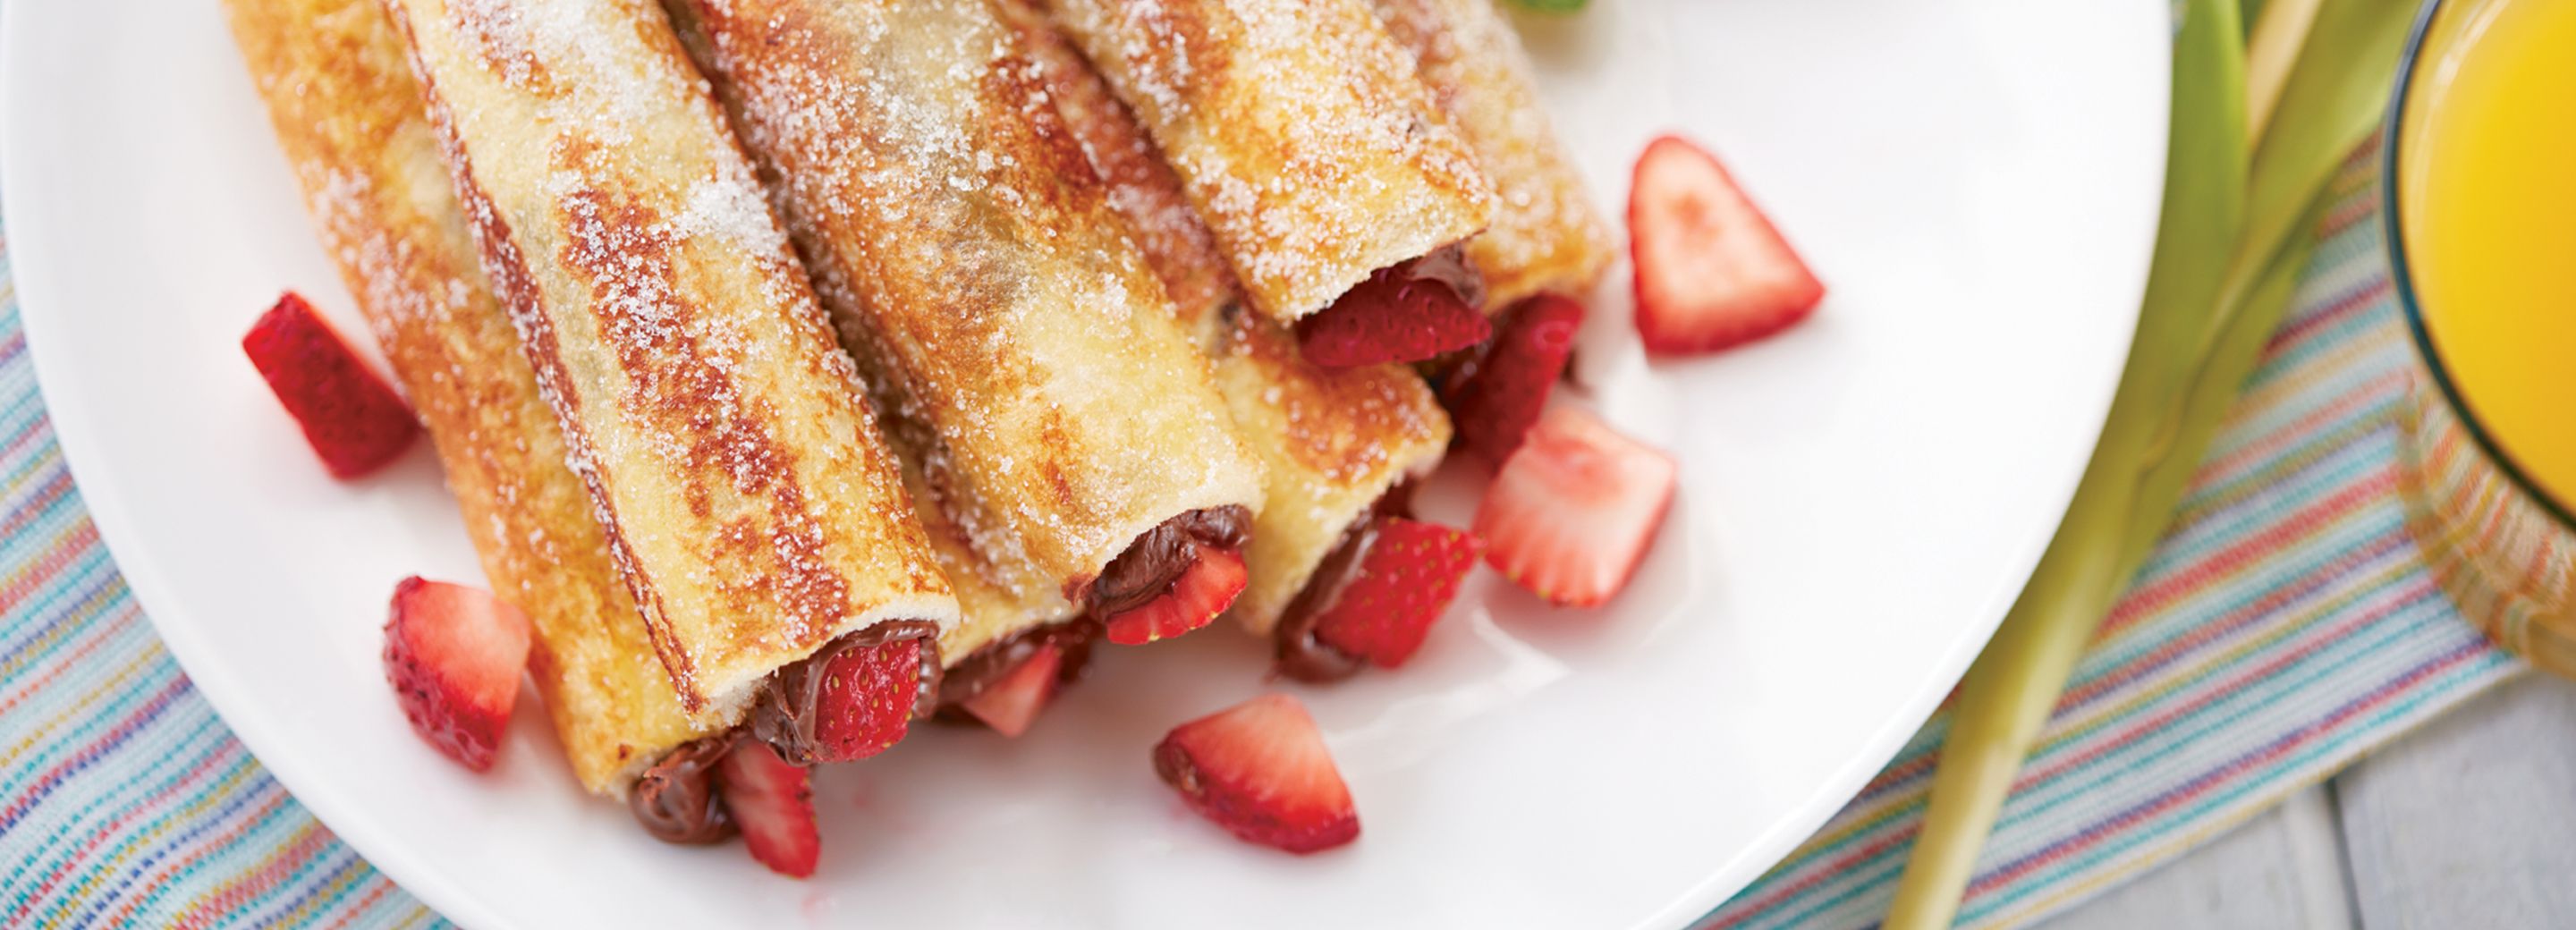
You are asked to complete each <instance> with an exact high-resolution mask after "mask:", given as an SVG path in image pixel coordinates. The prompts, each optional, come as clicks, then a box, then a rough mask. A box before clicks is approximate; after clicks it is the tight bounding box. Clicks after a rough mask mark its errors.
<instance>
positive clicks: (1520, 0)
mask: <svg viewBox="0 0 2576 930" xmlns="http://www.w3.org/2000/svg"><path fill="white" fill-rule="evenodd" d="M1591 2H1592V0H1512V3H1513V4H1514V5H1516V6H1519V7H1520V8H1521V9H1524V10H1537V11H1539V12H1541V13H1572V12H1575V11H1577V10H1581V9H1583V7H1584V6H1585V5H1586V4H1589V3H1591Z"/></svg>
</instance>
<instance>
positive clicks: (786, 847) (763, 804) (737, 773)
mask: <svg viewBox="0 0 2576 930" xmlns="http://www.w3.org/2000/svg"><path fill="white" fill-rule="evenodd" d="M716 786H717V790H718V791H720V792H722V793H723V794H724V803H725V810H726V812H727V813H729V814H731V815H732V816H733V822H734V823H735V824H738V825H740V826H741V827H742V841H743V844H744V845H746V846H749V847H751V857H752V858H754V859H758V860H760V864H762V865H765V866H768V867H769V870H770V871H773V872H776V873H778V874H780V875H785V876H787V877H790V878H804V877H807V876H810V875H812V874H814V862H815V860H816V859H818V858H821V856H822V853H823V835H822V832H821V831H820V830H817V829H815V827H814V780H813V774H812V773H811V772H809V771H808V770H806V769H803V768H799V767H797V766H793V765H789V764H787V760H785V759H781V758H779V757H778V753H777V752H776V751H775V750H772V749H770V748H769V744H768V743H764V742H761V741H759V740H756V739H745V740H735V741H734V744H733V750H732V751H730V752H727V753H725V757H724V761H723V762H721V763H718V764H717V766H716Z"/></svg>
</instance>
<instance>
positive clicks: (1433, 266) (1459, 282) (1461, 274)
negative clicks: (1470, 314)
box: [1395, 242, 1485, 309]
mask: <svg viewBox="0 0 2576 930" xmlns="http://www.w3.org/2000/svg"><path fill="white" fill-rule="evenodd" d="M1395 267H1396V269H1397V273H1399V274H1403V275H1405V276H1407V277H1411V278H1415V279H1429V280H1433V281H1438V282H1440V283H1442V284H1446V285H1449V291H1450V293H1453V294H1456V295H1458V302H1459V303H1463V304H1466V305H1467V306H1469V307H1472V308H1476V309H1483V308H1484V306H1485V276H1484V275H1483V274H1480V273H1478V272H1477V271H1476V266H1474V265H1471V264H1468V263H1467V249H1466V246H1465V244H1464V243H1458V242H1452V243H1449V244H1448V245H1444V246H1441V247H1439V248H1436V249H1433V250H1431V251H1430V252H1427V253H1425V254H1424V255H1423V256H1422V257H1421V258H1417V259H1413V260H1412V261H1408V262H1405V263H1403V264H1400V265H1397V266H1395Z"/></svg>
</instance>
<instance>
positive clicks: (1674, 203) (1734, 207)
mask: <svg viewBox="0 0 2576 930" xmlns="http://www.w3.org/2000/svg"><path fill="white" fill-rule="evenodd" d="M1628 238H1629V248H1630V250H1631V252H1632V256H1633V257H1634V258H1635V259H1636V275H1637V277H1636V286H1637V334H1638V335H1639V336H1641V337H1643V338H1644V340H1645V343H1646V350H1647V351H1649V352H1667V353H1689V352H1714V351H1717V350H1719V349H1724V348H1727V347H1729V346H1735V345H1741V344H1743V343H1747V342H1751V341H1753V340H1756V339H1760V338H1762V337H1764V336H1768V335H1771V334H1773V333H1776V332H1779V331H1781V330H1784V329H1787V328H1789V326H1790V325H1791V324H1794V323H1796V322H1798V321H1799V320H1803V319H1806V318H1807V314H1809V313H1811V312H1813V311H1814V310H1815V309H1816V304H1818V303H1820V302H1822V301H1823V300H1824V299H1825V286H1824V285H1823V284H1822V283H1819V282H1818V281H1817V280H1816V276H1815V274H1814V273H1813V272H1810V271H1808V270H1807V263H1806V262H1805V261H1802V260H1800V259H1799V258H1798V253H1797V252H1796V251H1795V250H1792V249H1791V248H1789V242H1788V240H1786V239H1783V238H1781V237H1780V231H1779V230H1778V229H1775V228H1773V227H1772V225H1771V221H1770V219H1768V218H1766V217H1764V216H1763V215H1762V210H1761V208H1759V207H1756V206H1754V205H1753V200H1752V199H1751V198H1749V197H1746V196H1745V195H1744V191H1743V189H1742V188H1739V187H1737V186H1736V184H1735V178H1734V177H1733V176H1732V175H1729V174H1728V173H1727V171H1726V166H1724V165H1721V164H1719V163H1718V161H1717V157H1716V156H1714V155H1710V154H1709V153H1708V152H1707V151H1706V150H1704V149H1701V148H1700V147H1699V146H1696V145H1692V144H1691V143H1689V142H1687V141H1684V140H1683V139H1681V138H1680V137H1677V136H1664V137H1662V138H1659V139H1656V140H1655V141H1653V142H1652V143H1649V144H1647V146H1646V151H1645V154H1643V155H1639V156H1637V171H1636V175H1635V177H1634V179H1633V180H1632V181H1631V182H1630V187H1629V189H1628Z"/></svg>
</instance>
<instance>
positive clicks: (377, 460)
mask: <svg viewBox="0 0 2576 930" xmlns="http://www.w3.org/2000/svg"><path fill="white" fill-rule="evenodd" d="M241 345H242V352H243V353H245V354H247V355H249V356H250V363H251V365H252V366H253V367H256V368H258V369H259V376H260V377H261V378H264V379H266V380H267V381H268V389H269V391H270V392H272V393H275V394H276V395H277V402H278V403H279V404H282V405H284V406H285V407H286V412H287V413H288V414H290V415H292V416H294V417H295V423H296V425H297V426H300V427H302V428H303V430H304V441H305V442H308V443H311V444H312V445H313V451H314V453H315V454H317V455H320V456H321V457H322V467H324V468H326V469H329V470H330V472H331V475H332V477H335V478H339V479H341V480H343V481H346V480H349V479H352V478H357V477H360V476H362V475H365V474H366V473H368V472H371V471H375V470H376V469H378V468H382V467H384V465H385V463H387V462H391V461H393V460H394V458H395V457H396V456H399V455H401V454H402V452H403V450H404V449H407V448H410V447H411V442H412V438H413V437H415V436H418V435H420V421H419V420H418V419H416V418H414V417H413V416H412V412H411V408H410V407H409V406H406V405H404V403H403V400H402V397H401V395H398V394H395V393H394V389H393V386H392V385H389V384H386V383H385V379H384V378H383V377H382V376H379V375H377V374H376V372H375V369H373V368H369V367H367V363H366V362H365V361H364V360H363V359H361V358H360V357H359V355H358V353H357V350H355V349H352V348H350V347H349V341H348V340H346V339H343V338H341V337H340V331H339V330H337V329H334V328H332V326H331V322H330V321H329V320H325V319H323V318H322V315H321V314H318V313H315V312H313V306H312V305H311V304H307V303H305V302H304V298H302V297H299V296H296V295H295V294H294V293H292V292H290V293H288V294H286V295H284V296H281V297H279V298H278V299H277V304H276V305H275V306H272V307H270V308H268V312H267V313H263V314H260V317H259V322H257V323H253V324H251V327H250V332H248V333H245V334H243V335H242V343H241Z"/></svg>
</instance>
